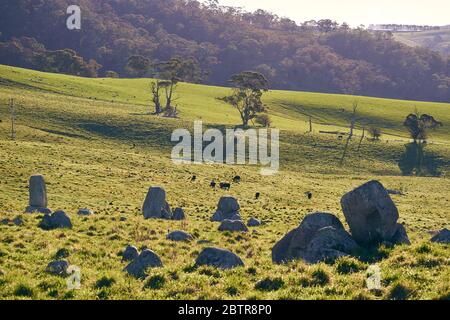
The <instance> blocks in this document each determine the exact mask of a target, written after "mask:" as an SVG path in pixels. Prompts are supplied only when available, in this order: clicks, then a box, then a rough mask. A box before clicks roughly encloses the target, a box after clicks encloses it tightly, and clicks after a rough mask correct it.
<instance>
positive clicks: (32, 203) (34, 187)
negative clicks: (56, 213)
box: [26, 175, 51, 213]
mask: <svg viewBox="0 0 450 320" xmlns="http://www.w3.org/2000/svg"><path fill="white" fill-rule="evenodd" d="M28 191H29V204H28V207H27V209H26V212H27V213H33V212H39V213H51V211H50V210H49V209H48V208H47V205H48V203H47V187H46V185H45V180H44V177H43V176H42V175H33V176H31V177H30V181H29V186H28Z"/></svg>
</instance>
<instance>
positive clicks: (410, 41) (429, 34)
mask: <svg viewBox="0 0 450 320" xmlns="http://www.w3.org/2000/svg"><path fill="white" fill-rule="evenodd" d="M394 36H395V39H397V40H398V41H400V42H402V43H404V44H406V45H409V46H420V47H425V48H428V49H431V50H434V51H438V52H440V53H442V54H444V55H447V56H450V26H446V27H442V28H441V30H436V31H424V32H399V33H395V34H394Z"/></svg>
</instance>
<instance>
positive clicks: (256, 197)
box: [255, 192, 261, 200]
mask: <svg viewBox="0 0 450 320" xmlns="http://www.w3.org/2000/svg"><path fill="white" fill-rule="evenodd" d="M259 197H261V193H259V192H257V193H256V194H255V199H256V200H258V199H259Z"/></svg>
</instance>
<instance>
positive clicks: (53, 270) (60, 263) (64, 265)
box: [45, 260, 69, 277]
mask: <svg viewBox="0 0 450 320" xmlns="http://www.w3.org/2000/svg"><path fill="white" fill-rule="evenodd" d="M68 268H69V263H68V262H67V261H66V260H55V261H52V262H50V263H49V264H48V265H47V268H46V270H45V271H46V272H48V273H50V274H53V275H55V276H62V277H63V276H66V275H67V269H68Z"/></svg>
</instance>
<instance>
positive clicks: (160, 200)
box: [142, 187, 172, 219]
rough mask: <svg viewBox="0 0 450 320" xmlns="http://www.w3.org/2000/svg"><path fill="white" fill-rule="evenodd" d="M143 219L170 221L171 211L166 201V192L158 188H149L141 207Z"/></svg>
mask: <svg viewBox="0 0 450 320" xmlns="http://www.w3.org/2000/svg"><path fill="white" fill-rule="evenodd" d="M142 213H143V215H144V218H145V219H151V218H154V219H172V211H171V210H170V206H169V204H168V203H167V201H166V191H164V189H163V188H160V187H151V188H150V189H149V191H148V193H147V197H146V198H145V201H144V205H143V207H142Z"/></svg>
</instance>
